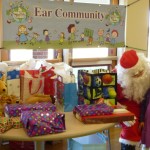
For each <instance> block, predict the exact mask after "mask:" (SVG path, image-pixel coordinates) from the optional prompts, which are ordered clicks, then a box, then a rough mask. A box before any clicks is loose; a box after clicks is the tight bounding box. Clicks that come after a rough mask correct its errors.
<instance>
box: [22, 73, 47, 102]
mask: <svg viewBox="0 0 150 150" xmlns="http://www.w3.org/2000/svg"><path fill="white" fill-rule="evenodd" d="M20 87H21V91H20V93H21V99H22V100H23V101H25V100H26V99H27V98H29V97H30V96H31V95H34V94H43V91H44V77H32V76H30V77H29V76H21V86H20Z"/></svg>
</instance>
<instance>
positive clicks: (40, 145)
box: [0, 112, 115, 150]
mask: <svg viewBox="0 0 150 150" xmlns="http://www.w3.org/2000/svg"><path fill="white" fill-rule="evenodd" d="M64 113H65V122H66V131H64V132H62V133H56V134H48V135H42V136H35V137H29V136H28V135H27V134H26V132H25V130H24V129H23V128H20V129H10V130H8V131H7V132H5V133H3V134H0V139H2V140H15V141H34V143H35V150H44V149H45V142H44V141H54V140H62V139H67V138H74V137H81V136H85V135H90V134H93V133H96V132H100V131H103V130H107V131H108V129H109V128H111V127H113V126H114V125H115V123H107V124H83V123H82V122H80V121H79V120H77V119H76V118H75V117H74V115H73V113H72V112H64ZM108 134H109V133H108ZM108 138H109V135H108ZM109 144H110V141H109Z"/></svg>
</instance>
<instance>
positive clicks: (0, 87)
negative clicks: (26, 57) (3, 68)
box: [0, 74, 7, 95]
mask: <svg viewBox="0 0 150 150" xmlns="http://www.w3.org/2000/svg"><path fill="white" fill-rule="evenodd" d="M6 93H7V85H6V76H5V74H3V75H2V77H1V78H0V95H2V94H6Z"/></svg>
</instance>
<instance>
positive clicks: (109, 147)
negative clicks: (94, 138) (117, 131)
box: [106, 129, 111, 150]
mask: <svg viewBox="0 0 150 150" xmlns="http://www.w3.org/2000/svg"><path fill="white" fill-rule="evenodd" d="M106 132H107V138H108V139H107V140H108V150H111V143H110V133H109V129H108V130H106Z"/></svg>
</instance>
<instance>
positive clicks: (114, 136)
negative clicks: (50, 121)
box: [0, 127, 139, 150]
mask: <svg viewBox="0 0 150 150" xmlns="http://www.w3.org/2000/svg"><path fill="white" fill-rule="evenodd" d="M119 134H120V128H118V127H113V128H111V129H110V137H111V141H110V142H111V150H120V143H119V142H118V139H119ZM31 144H32V143H31ZM31 149H33V148H32V146H31ZM0 150H30V148H24V149H22V148H19V149H18V148H15V149H14V148H12V147H10V146H9V145H8V144H6V145H3V146H1V147H0ZM45 150H67V141H66V140H62V141H54V142H50V141H49V142H46V145H45ZM102 150H103V149H102ZM137 150H139V148H137Z"/></svg>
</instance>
